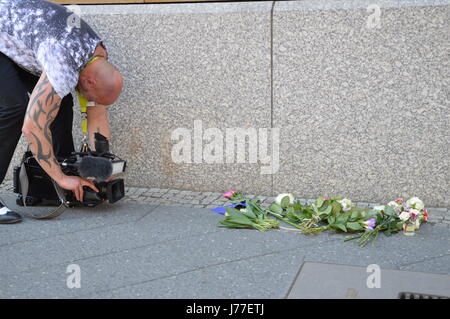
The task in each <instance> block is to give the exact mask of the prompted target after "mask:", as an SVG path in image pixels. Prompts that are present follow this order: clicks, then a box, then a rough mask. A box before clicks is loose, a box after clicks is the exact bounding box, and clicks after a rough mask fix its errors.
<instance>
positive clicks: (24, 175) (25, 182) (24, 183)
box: [19, 156, 67, 219]
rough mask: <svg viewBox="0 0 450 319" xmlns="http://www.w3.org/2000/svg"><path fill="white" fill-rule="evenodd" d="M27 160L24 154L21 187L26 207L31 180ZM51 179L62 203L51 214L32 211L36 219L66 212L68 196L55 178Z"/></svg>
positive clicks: (21, 168)
mask: <svg viewBox="0 0 450 319" xmlns="http://www.w3.org/2000/svg"><path fill="white" fill-rule="evenodd" d="M25 161H26V158H25V156H24V158H23V159H22V164H21V166H20V174H19V182H20V189H21V191H22V201H23V205H24V206H25V207H27V203H26V199H27V195H28V188H29V181H28V175H27V170H26V166H25ZM50 179H51V181H52V183H53V187H54V188H55V191H56V194H58V198H59V200H60V202H61V204H60V205H59V206H58V208H56V209H55V210H53V211H52V212H51V213H50V214H46V215H41V214H39V215H36V214H33V213H32V212H31V213H30V216H31V217H32V218H34V219H52V218H55V217H58V216H59V215H61V214H62V213H64V211H65V210H66V209H67V205H66V196H65V195H64V191H63V190H62V189H61V187H60V186H59V185H58V184H57V183H56V182H55V181H54V180H53V178H50Z"/></svg>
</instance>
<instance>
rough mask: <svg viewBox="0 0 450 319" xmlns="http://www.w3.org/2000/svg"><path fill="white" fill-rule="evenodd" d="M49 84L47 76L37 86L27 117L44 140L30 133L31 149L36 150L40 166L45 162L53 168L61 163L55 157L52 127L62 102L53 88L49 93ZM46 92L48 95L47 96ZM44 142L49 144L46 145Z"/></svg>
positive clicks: (34, 152)
mask: <svg viewBox="0 0 450 319" xmlns="http://www.w3.org/2000/svg"><path fill="white" fill-rule="evenodd" d="M48 84H49V81H48V78H47V77H46V76H45V77H44V78H43V79H42V80H41V81H40V82H39V84H38V85H36V87H35V89H34V90H33V93H34V96H33V99H32V100H31V101H30V103H29V105H28V109H27V112H26V115H25V116H26V117H28V118H29V119H30V120H31V121H32V122H33V123H34V125H35V126H36V127H37V128H38V129H39V130H40V131H41V132H42V134H43V139H42V136H41V137H38V136H37V135H36V134H35V133H34V132H30V134H31V136H32V137H33V139H34V141H31V142H30V149H31V146H33V148H35V150H34V151H33V150H32V151H33V155H34V156H35V158H36V160H37V161H38V163H39V164H41V163H42V162H45V163H46V164H47V165H48V166H49V167H50V168H51V167H52V166H53V164H56V165H57V166H59V162H58V161H57V159H56V158H55V156H54V155H53V147H52V146H53V141H52V133H51V129H50V126H51V124H52V122H53V120H54V119H55V117H56V113H57V112H58V109H59V106H60V101H59V99H58V98H57V97H58V96H57V93H56V92H55V90H54V89H53V87H50V88H51V89H50V92H48V91H49V89H48ZM46 92H47V94H46V95H45V93H46ZM51 105H53V106H52V107H51V108H50V109H49V110H47V111H46V110H45V109H46V108H49V107H50V106H51ZM32 110H34V113H33V114H31V113H32ZM39 121H41V123H43V125H41V124H40V123H39ZM42 126H43V127H42ZM44 142H47V143H45V144H44ZM46 144H49V146H50V147H49V150H48V153H47V154H46V153H45V152H44V147H47V146H46Z"/></svg>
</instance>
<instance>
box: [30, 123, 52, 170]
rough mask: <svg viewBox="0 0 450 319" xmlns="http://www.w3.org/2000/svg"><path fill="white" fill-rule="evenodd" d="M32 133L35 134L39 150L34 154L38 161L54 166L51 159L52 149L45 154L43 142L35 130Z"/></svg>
mask: <svg viewBox="0 0 450 319" xmlns="http://www.w3.org/2000/svg"><path fill="white" fill-rule="evenodd" d="M30 133H31V135H33V137H34V139H35V142H36V146H37V151H36V153H34V152H33V155H34V156H35V157H36V159H37V161H38V162H40V161H43V162H45V163H47V165H48V166H50V167H52V163H51V162H50V161H49V159H50V158H51V157H52V151H51V150H50V151H49V152H48V154H44V152H43V149H42V143H41V141H40V140H39V137H37V136H36V135H35V134H34V133H33V132H30Z"/></svg>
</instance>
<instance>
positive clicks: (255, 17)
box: [15, 0, 450, 207]
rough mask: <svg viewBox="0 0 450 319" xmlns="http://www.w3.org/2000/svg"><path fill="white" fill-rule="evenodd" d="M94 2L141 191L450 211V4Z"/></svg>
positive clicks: (121, 144) (92, 11) (91, 11)
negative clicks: (118, 84) (320, 198)
mask: <svg viewBox="0 0 450 319" xmlns="http://www.w3.org/2000/svg"><path fill="white" fill-rule="evenodd" d="M374 4H375V5H376V6H374ZM81 8H82V17H83V18H84V19H85V20H86V21H87V22H88V23H90V24H91V25H92V26H93V27H94V28H95V29H96V30H97V31H98V33H99V34H100V35H101V36H102V37H103V38H104V40H105V43H106V46H107V48H108V50H109V52H110V57H111V60H112V62H113V63H115V64H116V65H117V67H118V68H119V69H120V70H121V71H122V72H123V74H124V76H125V79H126V82H125V89H124V92H123V94H122V96H121V97H120V99H119V100H118V101H117V103H115V104H114V105H113V106H111V107H110V110H111V111H110V121H111V125H112V129H113V133H112V139H113V151H114V152H116V153H117V154H119V155H120V156H121V157H125V158H127V159H128V160H129V166H128V173H127V183H128V184H129V185H130V186H141V187H158V188H178V189H188V190H199V191H205V190H211V191H223V190H227V189H230V188H233V189H239V190H241V191H244V192H247V193H254V194H267V195H270V194H273V193H275V194H276V193H279V192H287V191H289V192H293V193H294V194H296V195H297V196H299V197H308V198H310V197H314V196H317V195H321V194H327V195H341V196H346V197H349V198H352V199H354V200H356V201H374V202H379V201H388V200H390V199H392V198H394V197H399V196H404V197H408V196H419V197H420V198H422V199H423V200H424V201H425V202H426V204H429V205H430V206H447V207H448V206H450V196H449V192H448V189H449V181H450V178H449V177H450V176H449V162H450V160H449V135H450V134H449V112H448V111H449V101H448V87H449V76H448V66H449V51H448V40H449V32H448V31H449V19H448V18H449V11H450V1H448V0H447V1H438V0H436V1H388V0H383V1H373V0H371V1H365V0H352V1H338V0H302V1H279V2H278V1H276V2H272V1H265V2H237V3H190V4H187V3H186V4H148V5H104V6H98V5H95V6H81ZM368 8H369V9H368ZM75 125H76V126H75V128H74V129H75V130H77V127H78V125H79V116H77V117H76V123H75ZM236 128H237V130H236ZM233 134H236V136H237V141H238V142H241V143H240V145H241V146H242V145H243V147H245V146H246V144H245V143H243V141H244V140H245V138H246V136H247V139H248V145H247V146H248V147H247V148H242V149H239V148H238V149H231V146H233V143H231V142H232V141H233ZM76 140H77V141H79V140H80V135H79V134H77V135H76ZM181 146H183V147H182V149H183V152H182V153H177V154H175V153H176V152H175V151H178V150H179V149H180V147H181ZM23 147H24V143H23V142H22V143H21V146H20V147H19V148H18V150H17V152H16V156H15V161H16V162H17V160H18V158H19V155H20V154H19V153H20V152H21V150H22V149H23ZM180 154H182V155H180ZM266 155H273V156H271V157H270V156H269V157H267V156H266ZM180 158H181V159H182V160H184V162H181V161H180ZM278 160H279V163H278V164H277V161H278ZM270 172H272V174H270ZM268 173H269V174H268Z"/></svg>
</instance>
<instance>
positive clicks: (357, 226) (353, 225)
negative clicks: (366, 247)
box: [347, 222, 364, 231]
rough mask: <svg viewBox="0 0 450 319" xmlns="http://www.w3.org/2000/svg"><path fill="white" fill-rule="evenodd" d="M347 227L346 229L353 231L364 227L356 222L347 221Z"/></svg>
mask: <svg viewBox="0 0 450 319" xmlns="http://www.w3.org/2000/svg"><path fill="white" fill-rule="evenodd" d="M347 228H348V229H351V230H355V231H358V230H363V229H364V227H363V226H361V224H360V223H358V222H348V223H347Z"/></svg>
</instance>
